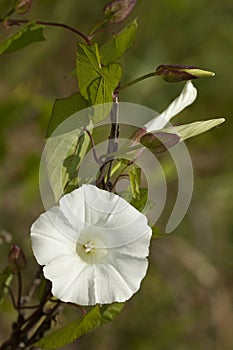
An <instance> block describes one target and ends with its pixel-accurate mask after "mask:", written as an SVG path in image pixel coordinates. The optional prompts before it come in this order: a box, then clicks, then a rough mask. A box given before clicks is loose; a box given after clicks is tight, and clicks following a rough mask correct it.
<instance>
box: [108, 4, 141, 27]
mask: <svg viewBox="0 0 233 350" xmlns="http://www.w3.org/2000/svg"><path fill="white" fill-rule="evenodd" d="M136 2H137V0H113V1H111V2H109V3H108V4H107V5H105V7H104V9H103V11H104V13H105V15H106V16H108V17H109V20H110V22H112V23H119V22H122V21H123V20H124V19H125V18H126V17H127V16H128V15H129V14H130V12H131V11H132V10H133V8H134V6H135V5H136Z"/></svg>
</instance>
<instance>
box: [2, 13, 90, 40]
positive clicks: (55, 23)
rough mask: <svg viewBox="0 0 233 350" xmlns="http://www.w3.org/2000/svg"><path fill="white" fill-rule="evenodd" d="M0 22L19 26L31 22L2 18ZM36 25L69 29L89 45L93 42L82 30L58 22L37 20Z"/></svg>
mask: <svg viewBox="0 0 233 350" xmlns="http://www.w3.org/2000/svg"><path fill="white" fill-rule="evenodd" d="M0 22H4V23H6V25H10V26H11V25H18V24H21V23H29V22H31V21H29V20H27V19H7V20H4V19H3V18H0ZM34 23H36V24H42V25H44V26H51V27H60V28H64V29H67V30H69V31H71V32H73V33H75V34H77V35H79V36H80V37H81V38H82V39H84V40H85V41H86V43H87V44H88V45H90V44H91V41H90V38H89V37H88V36H87V35H85V34H83V33H82V32H80V30H78V29H76V28H73V27H71V26H69V25H67V24H64V23H57V22H50V21H49V22H47V21H40V20H36V21H34Z"/></svg>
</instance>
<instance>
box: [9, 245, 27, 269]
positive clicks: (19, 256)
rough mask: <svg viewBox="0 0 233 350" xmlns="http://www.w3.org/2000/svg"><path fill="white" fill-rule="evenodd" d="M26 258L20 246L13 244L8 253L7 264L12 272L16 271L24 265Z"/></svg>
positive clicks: (23, 267)
mask: <svg viewBox="0 0 233 350" xmlns="http://www.w3.org/2000/svg"><path fill="white" fill-rule="evenodd" d="M26 264H27V262H26V258H25V255H24V254H23V252H22V250H21V248H20V247H18V246H17V245H15V244H14V245H13V246H12V247H11V249H10V252H9V254H8V265H9V268H10V269H11V271H12V272H14V273H16V272H18V271H20V270H24V269H25V267H26Z"/></svg>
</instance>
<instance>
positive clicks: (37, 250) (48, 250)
mask: <svg viewBox="0 0 233 350" xmlns="http://www.w3.org/2000/svg"><path fill="white" fill-rule="evenodd" d="M64 220H65V218H64V216H63V215H62V213H61V211H60V209H59V207H57V206H55V207H53V208H51V209H50V210H49V211H47V212H45V213H43V214H41V215H40V217H39V218H38V219H37V220H36V221H35V222H34V223H33V225H32V227H31V239H32V249H33V253H34V255H35V257H36V259H37V261H38V263H39V264H40V265H46V264H47V263H49V262H50V261H52V260H53V259H55V258H56V257H58V256H60V255H63V254H70V253H71V252H73V251H74V250H75V249H76V241H74V240H72V239H69V238H68V237H67V235H64V233H63V228H64V223H65V229H66V232H69V231H70V232H71V234H70V236H74V235H75V232H73V230H72V229H71V228H70V226H69V225H68V223H67V222H66V221H64Z"/></svg>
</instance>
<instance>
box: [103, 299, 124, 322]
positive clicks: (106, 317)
mask: <svg viewBox="0 0 233 350" xmlns="http://www.w3.org/2000/svg"><path fill="white" fill-rule="evenodd" d="M124 305H125V303H112V304H109V305H103V306H101V307H100V313H101V324H105V323H107V322H109V321H112V320H113V319H114V318H115V317H116V316H117V315H118V314H119V313H120V312H121V311H122V310H123V307H124Z"/></svg>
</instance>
